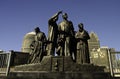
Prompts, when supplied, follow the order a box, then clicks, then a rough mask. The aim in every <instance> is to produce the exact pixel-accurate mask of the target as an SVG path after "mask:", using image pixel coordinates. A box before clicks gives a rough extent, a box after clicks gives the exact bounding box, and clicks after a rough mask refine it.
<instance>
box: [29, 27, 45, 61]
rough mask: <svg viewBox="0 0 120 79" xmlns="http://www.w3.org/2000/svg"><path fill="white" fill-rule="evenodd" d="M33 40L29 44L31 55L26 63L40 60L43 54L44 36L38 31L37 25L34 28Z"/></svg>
mask: <svg viewBox="0 0 120 79" xmlns="http://www.w3.org/2000/svg"><path fill="white" fill-rule="evenodd" d="M34 30H35V33H36V36H35V41H34V42H33V43H32V44H31V49H32V51H31V55H30V59H29V62H28V63H37V62H40V61H41V60H42V58H43V56H44V54H45V42H46V36H45V34H44V33H43V32H41V31H40V29H39V27H36V28H35V29H34Z"/></svg>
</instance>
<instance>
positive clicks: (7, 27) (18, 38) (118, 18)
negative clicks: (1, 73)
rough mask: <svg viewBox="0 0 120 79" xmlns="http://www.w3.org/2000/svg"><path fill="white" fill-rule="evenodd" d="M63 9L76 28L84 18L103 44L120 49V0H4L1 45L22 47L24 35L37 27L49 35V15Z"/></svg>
mask: <svg viewBox="0 0 120 79" xmlns="http://www.w3.org/2000/svg"><path fill="white" fill-rule="evenodd" d="M60 10H62V11H63V13H67V14H68V19H69V20H71V21H72V22H73V25H74V28H75V31H78V24H79V23H81V22H82V23H83V24H84V28H85V29H86V30H87V31H88V32H89V33H90V32H92V31H93V32H95V33H96V34H97V35H98V38H99V40H100V46H108V47H109V48H115V50H116V51H120V35H119V34H120V0H0V49H1V50H4V51H9V50H15V51H21V47H22V41H23V38H24V35H25V34H26V33H28V32H31V31H33V30H34V28H35V27H39V28H40V29H41V31H42V32H44V33H45V34H46V36H47V34H48V19H49V18H51V17H52V16H53V15H54V14H55V13H56V12H58V11H60ZM60 21H62V16H61V15H60V16H59V20H58V21H57V23H59V22H60Z"/></svg>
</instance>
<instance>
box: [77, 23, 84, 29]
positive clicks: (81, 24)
mask: <svg viewBox="0 0 120 79" xmlns="http://www.w3.org/2000/svg"><path fill="white" fill-rule="evenodd" d="M78 28H79V31H83V30H84V25H83V23H80V24H78Z"/></svg>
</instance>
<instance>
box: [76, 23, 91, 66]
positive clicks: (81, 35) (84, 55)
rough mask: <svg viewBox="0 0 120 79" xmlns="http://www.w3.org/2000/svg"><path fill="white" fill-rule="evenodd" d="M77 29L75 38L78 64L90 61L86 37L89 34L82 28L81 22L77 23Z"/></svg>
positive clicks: (87, 37)
mask: <svg viewBox="0 0 120 79" xmlns="http://www.w3.org/2000/svg"><path fill="white" fill-rule="evenodd" d="M78 28H79V31H77V33H76V34H75V38H76V40H77V52H76V62H77V63H78V64H84V63H90V58H89V49H88V39H90V36H89V34H88V32H87V31H86V30H84V26H83V23H80V24H78Z"/></svg>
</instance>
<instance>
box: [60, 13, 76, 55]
mask: <svg viewBox="0 0 120 79" xmlns="http://www.w3.org/2000/svg"><path fill="white" fill-rule="evenodd" d="M62 18H63V21H62V22H61V23H60V24H59V25H58V41H59V45H58V50H59V53H58V54H60V55H62V56H71V42H72V40H71V38H72V37H73V36H74V27H73V23H72V22H71V21H69V20H68V15H67V13H64V14H63V15H62ZM60 43H61V44H60Z"/></svg>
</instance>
